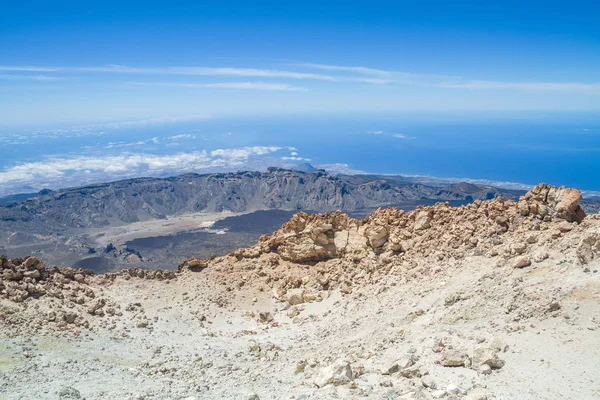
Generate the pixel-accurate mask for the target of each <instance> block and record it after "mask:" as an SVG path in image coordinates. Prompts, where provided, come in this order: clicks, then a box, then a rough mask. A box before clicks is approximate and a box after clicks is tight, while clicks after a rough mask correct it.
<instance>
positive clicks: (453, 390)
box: [446, 383, 461, 394]
mask: <svg viewBox="0 0 600 400" xmlns="http://www.w3.org/2000/svg"><path fill="white" fill-rule="evenodd" d="M460 392H461V390H460V388H459V387H458V386H456V385H454V384H452V383H451V384H449V385H448V386H446V393H450V394H459V393H460Z"/></svg>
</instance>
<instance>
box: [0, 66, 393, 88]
mask: <svg viewBox="0 0 600 400" xmlns="http://www.w3.org/2000/svg"><path fill="white" fill-rule="evenodd" d="M338 68H342V67H338ZM348 68H349V70H350V71H353V72H359V70H360V71H362V70H363V69H364V70H368V69H367V68H363V69H361V68H362V67H348ZM357 68H359V69H358V70H357ZM340 70H342V69H339V70H338V71H340ZM0 71H20V72H31V71H43V72H55V73H69V72H83V73H86V72H88V73H113V74H132V75H133V74H138V75H188V76H222V77H254V78H287V79H295V80H317V81H329V82H362V83H371V84H378V85H379V84H386V83H391V82H392V81H391V80H388V79H382V78H364V77H360V76H332V75H326V74H318V73H312V72H298V71H287V70H276V69H257V68H229V67H218V68H215V67H128V66H124V65H108V66H100V67H43V66H40V67H30V66H13V67H11V66H0ZM372 71H375V70H374V69H372ZM359 73H360V74H362V73H364V72H359ZM379 75H380V76H381V74H379ZM271 90H276V89H271ZM280 90H282V89H280ZM300 90H302V89H300Z"/></svg>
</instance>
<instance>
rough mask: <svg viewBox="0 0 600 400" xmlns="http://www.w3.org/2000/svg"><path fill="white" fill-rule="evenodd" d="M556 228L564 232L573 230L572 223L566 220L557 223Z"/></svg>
mask: <svg viewBox="0 0 600 400" xmlns="http://www.w3.org/2000/svg"><path fill="white" fill-rule="evenodd" d="M557 228H558V230H559V231H561V232H563V233H566V232H570V231H572V230H573V224H570V223H569V222H567V221H563V222H561V223H560V224H558V226H557Z"/></svg>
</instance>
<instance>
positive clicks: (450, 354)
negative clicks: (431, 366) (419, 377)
mask: <svg viewBox="0 0 600 400" xmlns="http://www.w3.org/2000/svg"><path fill="white" fill-rule="evenodd" d="M468 364H469V356H468V355H467V354H466V353H464V352H462V351H458V350H455V349H448V350H444V352H443V353H442V359H441V360H440V365H442V366H444V367H464V366H466V365H468Z"/></svg>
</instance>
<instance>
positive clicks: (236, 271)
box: [0, 185, 600, 400]
mask: <svg viewBox="0 0 600 400" xmlns="http://www.w3.org/2000/svg"><path fill="white" fill-rule="evenodd" d="M580 199H581V194H580V193H579V191H578V190H576V189H566V188H556V187H552V186H547V185H539V186H537V187H536V188H535V189H533V190H532V191H531V192H529V193H527V194H526V195H525V196H523V197H522V198H521V199H519V201H512V200H504V199H502V198H496V199H492V200H487V201H475V202H474V203H472V204H469V205H466V206H463V207H458V208H453V207H450V206H449V205H447V204H444V203H439V204H436V205H435V206H431V207H420V208H418V209H417V210H415V211H411V212H403V211H401V210H398V209H394V208H388V209H380V210H377V211H375V212H374V213H372V214H371V215H369V216H368V217H366V218H364V219H353V218H350V217H348V216H347V215H345V214H343V213H340V212H333V213H326V214H317V215H307V214H305V213H299V214H296V215H295V216H294V217H293V218H292V219H291V220H290V221H289V222H288V223H286V224H285V225H284V226H282V227H281V229H279V230H278V231H276V232H274V233H273V234H272V235H270V236H264V237H262V238H261V239H260V241H259V242H258V243H257V244H256V245H254V246H251V247H249V248H245V249H240V250H236V251H234V252H232V253H231V254H230V255H228V256H224V257H215V258H212V259H192V260H188V261H186V262H184V263H182V264H181V265H180V267H179V269H178V271H176V272H173V271H153V272H147V271H143V270H140V269H130V270H126V271H121V272H120V273H118V274H104V275H93V274H91V273H89V272H88V271H85V270H77V269H72V268H69V269H59V268H55V267H50V268H46V267H44V266H43V264H42V263H41V262H40V260H38V259H36V258H33V257H30V258H25V259H12V260H8V259H5V258H3V259H2V260H1V261H2V262H1V268H2V274H1V278H0V279H1V281H0V297H1V298H3V299H2V300H1V303H0V304H1V305H2V306H1V308H0V320H2V323H0V335H1V336H0V337H1V340H0V344H1V346H2V347H0V393H2V395H0V397H1V396H4V398H7V399H13V398H14V399H17V398H18V399H44V398H49V399H56V398H87V399H101V398H123V399H166V398H169V399H222V398H231V399H240V398H241V399H281V398H287V399H292V398H293V399H300V398H303V399H330V398H344V399H346V398H374V399H381V398H384V399H470V400H484V399H507V400H508V399H532V400H533V399H595V398H598V396H599V395H600V386H598V382H600V372H599V371H598V369H597V363H598V360H599V359H600V350H599V349H600V346H599V345H600V336H599V335H598V329H599V328H600V326H599V325H600V275H599V273H598V268H599V267H600V215H589V216H585V214H584V213H583V211H582V209H581V207H580V206H579V201H580Z"/></svg>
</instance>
